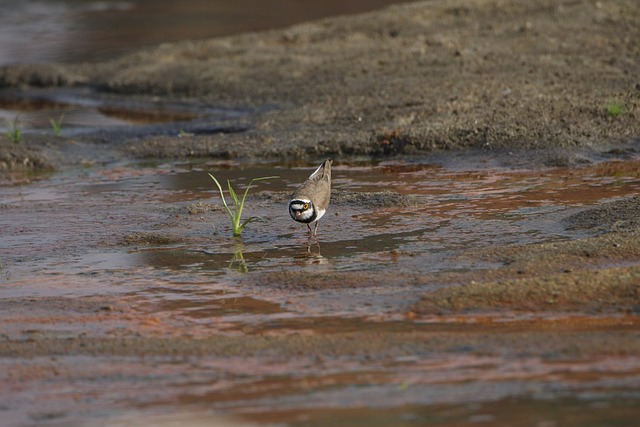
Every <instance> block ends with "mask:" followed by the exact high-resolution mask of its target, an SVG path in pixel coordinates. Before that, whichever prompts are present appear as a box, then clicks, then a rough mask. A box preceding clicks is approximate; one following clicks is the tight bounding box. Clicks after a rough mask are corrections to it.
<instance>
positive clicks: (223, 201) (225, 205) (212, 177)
mask: <svg viewBox="0 0 640 427" xmlns="http://www.w3.org/2000/svg"><path fill="white" fill-rule="evenodd" d="M209 176H210V177H211V179H212V180H213V182H215V183H216V185H217V186H218V190H219V191H220V198H221V199H222V203H223V204H224V207H225V209H226V210H227V214H228V215H229V218H231V220H232V221H233V213H232V212H231V209H229V206H227V201H226V200H225V198H224V192H223V191H222V186H221V185H220V183H219V182H218V180H217V179H216V177H215V176H213V175H211V174H209Z"/></svg>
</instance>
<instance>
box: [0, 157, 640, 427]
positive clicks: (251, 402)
mask: <svg viewBox="0 0 640 427" xmlns="http://www.w3.org/2000/svg"><path fill="white" fill-rule="evenodd" d="M315 167H316V165H299V166H295V165H279V164H263V165H247V164H242V163H234V162H211V163H197V164H190V163H165V164H130V163H122V164H117V165H109V166H103V167H97V166H96V167H92V168H87V169H68V170H65V171H61V172H58V173H55V174H53V175H52V176H51V177H49V178H48V179H44V180H40V181H35V182H33V183H31V184H28V185H19V186H11V187H3V188H2V192H0V209H1V212H2V215H0V229H1V230H2V239H1V240H0V254H1V257H2V271H1V273H0V286H2V293H1V297H0V304H3V307H4V310H5V314H4V316H5V318H6V319H9V320H8V321H5V322H4V326H3V335H2V336H3V337H5V338H3V339H11V340H13V341H12V342H24V343H34V342H47V340H49V339H55V340H57V341H56V342H64V340H65V339H70V340H71V339H73V340H77V339H78V338H79V337H87V338H88V337H91V339H100V338H101V337H103V338H105V339H106V338H108V339H109V340H112V339H114V337H123V339H127V337H131V336H134V337H137V336H140V337H145V336H148V335H149V334H151V336H155V335H160V336H162V337H173V338H171V339H186V341H184V342H182V344H173V342H172V341H168V344H167V345H179V346H185V345H197V341H189V340H198V339H201V338H203V339H206V338H207V337H210V336H211V334H212V333H215V334H221V335H219V336H220V337H224V336H229V337H234V336H245V337H247V338H249V337H250V341H248V342H253V341H254V340H255V339H257V338H260V339H262V337H269V336H273V337H274V338H275V337H287V336H291V337H292V339H294V340H298V339H305V338H304V337H308V338H309V339H313V337H314V336H318V335H326V336H329V337H331V336H336V337H339V336H340V333H343V332H347V331H358V332H359V333H362V334H373V335H372V336H376V334H388V333H391V332H393V331H396V332H397V333H398V334H400V335H401V336H405V334H425V333H427V334H431V336H432V339H436V340H439V339H456V340H459V338H452V337H456V336H459V334H466V335H464V336H468V337H469V341H465V340H464V339H462V341H456V344H455V345H454V347H452V349H451V350H450V352H449V353H447V354H430V355H429V354H421V355H416V354H415V353H411V352H410V353H409V354H410V355H408V356H394V357H389V356H384V352H383V353H373V354H371V355H370V356H366V357H365V356H364V355H363V354H361V353H360V351H356V353H355V355H352V356H350V357H344V356H340V357H336V358H332V357H330V356H329V357H327V356H326V355H325V356H316V357H315V358H313V357H308V356H300V357H294V358H291V357H289V358H284V359H283V356H279V355H277V354H270V353H269V352H267V353H266V354H262V353H260V352H258V353H252V354H253V355H252V356H236V357H219V356H215V355H211V354H207V353H206V352H204V353H202V351H203V350H197V349H194V354H199V356H194V357H193V358H191V359H190V360H187V361H185V360H183V359H181V358H180V357H178V358H177V359H176V358H172V357H170V356H166V357H161V356H152V357H142V358H139V357H137V356H136V357H134V356H132V355H128V356H117V357H116V356H100V354H101V351H97V350H96V354H95V355H93V356H83V355H78V356H65V357H60V358H54V359H49V358H43V357H35V358H33V359H31V360H29V361H23V360H20V359H15V358H3V359H0V363H1V364H2V365H3V367H4V372H6V373H7V374H6V375H5V377H3V382H4V384H5V387H8V388H9V389H11V390H14V391H13V392H12V393H11V394H7V395H6V396H7V398H6V399H5V401H6V406H5V409H2V408H0V411H3V412H4V415H5V419H6V420H8V421H7V422H10V423H12V424H9V425H82V426H84V425H92V424H91V423H92V422H94V421H96V419H98V420H101V419H102V421H100V422H103V423H102V424H97V425H122V424H118V423H125V424H127V425H137V424H132V423H135V422H138V423H142V424H141V425H144V424H146V425H149V423H152V424H154V425H161V424H158V423H161V422H167V423H169V422H173V421H171V420H167V419H154V418H152V421H149V419H148V418H147V417H148V416H155V415H153V414H157V413H161V414H162V413H166V408H169V407H172V408H176V407H179V408H182V409H184V408H192V409H190V410H189V411H188V413H189V415H187V414H181V415H180V417H182V418H181V419H182V422H191V423H194V425H198V424H197V422H199V421H198V420H199V419H200V417H204V419H206V420H208V422H211V413H210V412H209V411H211V410H212V409H215V413H216V414H220V416H221V417H225V416H226V415H225V414H234V415H241V418H240V420H244V421H250V422H252V423H257V424H258V425H291V426H296V425H398V426H405V425H406V426H411V425H426V424H428V425H432V424H433V423H435V425H466V424H468V423H474V424H475V423H478V422H483V423H488V424H492V425H516V424H518V423H517V420H518V417H519V416H520V413H522V412H524V413H527V414H529V415H527V420H530V422H531V423H533V424H527V425H562V423H563V420H565V419H568V420H570V421H569V422H570V423H574V422H578V424H581V423H582V421H581V420H584V419H585V417H586V416H585V414H589V415H588V418H589V420H595V421H596V422H597V421H598V420H600V421H603V422H604V421H609V420H616V419H617V420H619V421H620V425H632V421H630V420H634V419H636V418H635V416H636V415H637V405H636V404H637V399H638V398H639V396H638V395H637V390H638V389H639V388H638V387H637V385H638V383H637V381H638V378H639V377H638V375H640V365H639V364H638V361H637V359H636V358H633V357H624V356H622V355H612V356H611V357H610V358H596V359H592V360H578V361H575V360H566V359H563V358H562V357H557V356H553V355H549V358H550V360H546V359H545V358H542V359H541V358H540V357H538V356H536V355H535V354H529V353H527V352H524V353H522V354H520V353H516V355H514V354H513V353H512V352H513V350H506V349H505V350H503V351H504V354H494V355H486V356H482V351H480V352H477V351H476V352H474V351H472V349H473V348H474V346H476V348H477V346H478V345H479V346H482V345H484V344H482V343H483V342H484V340H483V339H480V338H481V337H486V336H487V335H486V334H488V333H489V334H494V332H491V329H486V327H485V326H483V325H477V326H474V325H466V326H464V327H458V326H455V325H451V326H438V325H430V324H420V323H416V324H412V323H410V322H409V323H406V322H404V321H403V317H402V315H398V314H400V313H404V312H405V311H406V309H407V307H409V306H410V305H411V304H412V303H414V302H415V301H416V299H417V298H419V297H420V293H421V291H424V290H426V289H432V288H433V287H434V286H436V287H437V286H450V285H451V283H445V282H443V283H438V279H437V277H438V276H437V274H439V273H447V272H470V273H473V272H474V271H482V270H484V269H488V268H492V267H496V266H493V265H491V264H489V263H483V262H479V261H477V260H476V261H474V260H473V259H474V258H465V257H463V256H460V255H461V254H463V253H465V251H470V250H482V249H483V248H488V247H493V246H500V245H510V244H526V243H536V242H553V241H560V240H566V239H575V238H579V237H581V234H580V233H583V232H582V231H570V230H567V229H566V228H565V227H564V226H563V222H562V220H563V218H564V217H566V216H567V215H568V214H569V213H571V212H574V211H575V210H576V209H578V208H580V207H584V206H589V205H594V204H597V203H602V202H606V201H609V200H613V199H616V198H619V197H625V196H629V195H633V194H637V193H638V191H639V190H640V179H639V177H638V171H639V170H640V161H639V160H637V159H631V160H627V161H612V162H605V163H600V164H596V165H590V166H585V167H582V168H578V169H576V168H572V169H569V168H545V169H537V170H513V169H505V168H493V167H477V168H459V167H455V163H449V164H441V163H439V162H437V161H434V162H433V163H430V162H413V161H385V162H373V163H371V162H364V163H358V162H352V163H341V162H339V161H338V162H336V164H335V166H334V171H333V176H334V193H335V198H334V199H335V200H334V202H333V204H332V206H331V207H330V209H329V211H328V213H327V214H326V215H325V217H324V218H323V219H322V221H321V224H320V229H319V237H318V239H317V240H315V239H309V237H308V235H307V232H306V227H305V226H304V225H301V224H297V223H295V222H293V221H292V220H291V219H290V218H289V215H288V212H287V208H286V201H287V197H286V195H287V194H289V193H290V192H291V191H292V190H293V189H294V188H295V187H296V185H297V184H299V183H300V182H301V181H302V180H303V179H304V178H305V177H306V176H308V175H309V173H311V172H312V171H313V169H314V168H315ZM207 172H212V173H214V174H215V175H216V176H217V177H218V178H219V179H222V180H226V179H229V180H230V182H231V184H232V185H233V186H234V187H235V188H236V189H238V190H239V191H242V189H243V188H244V185H246V183H247V181H248V179H249V178H250V177H259V176H267V175H278V176H279V178H277V179H273V180H270V181H265V182H260V183H258V184H257V185H256V186H255V187H254V188H252V191H251V194H250V196H249V197H248V199H247V206H246V214H245V215H247V216H250V215H256V216H260V217H262V218H263V222H255V223H252V224H250V225H249V226H247V228H246V229H245V231H244V233H243V238H242V239H235V238H233V237H231V230H230V227H229V221H228V218H227V217H226V214H225V212H224V211H223V210H222V208H221V203H220V200H219V195H218V194H217V190H215V189H214V187H213V183H212V182H211V180H210V179H209V177H208V176H207ZM382 190H390V191H394V192H397V193H400V194H402V195H404V196H406V198H405V199H404V202H406V203H403V204H402V205H386V206H383V205H376V204H371V203H355V202H350V201H349V200H351V199H350V198H349V197H347V196H349V195H353V194H360V195H363V194H364V195H366V194H371V193H376V192H380V191H382ZM296 272H300V273H304V274H319V275H326V277H331V276H332V275H334V274H336V273H339V272H362V273H365V274H372V273H374V274H375V273H376V272H379V273H380V274H386V275H387V277H393V276H394V275H395V276H397V277H402V275H403V274H405V273H407V272H410V273H411V274H412V275H415V274H419V275H421V276H423V277H434V279H433V280H431V281H429V282H428V283H427V284H426V285H414V284H411V283H403V282H402V280H400V279H396V280H394V284H393V285H389V286H363V287H359V286H344V287H343V288H342V287H340V286H335V285H332V286H331V287H328V288H326V289H323V288H322V286H318V285H317V284H315V285H314V286H313V287H309V288H308V287H306V286H305V283H304V282H301V281H299V280H295V277H296ZM285 273H286V274H290V276H287V275H286V274H285ZM266 274H280V275H281V276H278V277H280V279H278V280H286V278H287V277H291V278H292V280H293V282H292V283H291V284H287V283H286V282H281V283H280V285H278V286H273V284H271V283H269V282H268V281H266V282H265V279H264V278H263V277H264V275H266ZM351 277H356V276H351ZM364 277H365V279H364V280H366V276H364ZM354 280H355V279H354ZM345 285H347V284H345ZM421 286H422V288H421ZM26 298H28V299H29V301H30V303H29V315H28V316H24V315H22V314H20V313H21V312H22V311H23V308H22V307H23V304H24V301H25V299H26ZM105 299H109V300H110V301H112V302H109V303H104V302H100V301H103V300H105ZM76 300H77V303H73V301H76ZM94 300H95V301H97V302H96V304H98V305H97V306H96V307H95V308H91V301H94ZM73 304H77V307H76V306H74V305H73ZM87 305H88V306H89V308H88V309H87V308H85V307H86V306H87ZM74 307H76V308H74ZM127 307H128V308H127ZM16 310H17V311H16ZM121 310H123V311H122V313H123V314H119V313H120V312H121ZM110 313H113V314H110ZM136 313H139V314H136ZM7 316H8V317H7ZM6 319H5V320H6ZM495 333H496V334H497V336H502V335H504V334H507V335H513V339H514V340H519V339H522V337H521V335H520V332H519V331H518V330H510V329H506V330H502V331H497V332H495ZM545 333H546V332H542V331H535V330H532V331H529V332H526V335H525V337H526V338H525V341H524V342H525V343H529V342H535V340H536V339H537V338H536V337H537V336H538V335H542V336H543V337H546V336H545V335H544V334H545ZM558 333H566V334H576V333H577V334H582V333H584V334H587V335H589V336H590V337H591V338H589V339H592V337H593V336H594V335H593V334H600V335H602V339H606V338H607V337H608V336H611V334H612V333H614V334H615V333H624V329H619V330H615V329H613V330H607V329H605V330H598V329H597V328H596V329H594V330H592V331H587V332H582V331H581V329H580V328H579V327H578V328H576V329H575V330H574V329H572V328H571V327H569V328H568V329H566V330H565V329H558ZM600 335H598V336H600ZM216 336H218V335H216ZM369 336H370V335H369ZM391 336H393V334H392V335H391ZM419 336H421V335H419ZM478 337H480V338H478ZM218 339H222V338H218ZM478 339H479V340H480V341H478V342H479V343H480V344H471V343H472V342H476V340H478ZM493 339H495V338H493ZM540 339H547V338H540ZM69 342H73V341H69ZM107 342H110V341H107ZM416 344H417V343H416ZM388 345H389V346H391V347H390V348H389V351H392V352H397V351H398V349H399V347H397V346H394V344H392V343H389V344H388ZM398 345H401V346H406V345H407V344H406V342H403V343H402V344H398ZM452 345H453V344H452ZM526 345H530V344H526ZM125 348H126V346H125ZM233 348H234V347H233V346H230V347H229V349H233ZM400 348H401V347H400ZM327 350H329V351H330V349H327ZM103 351H106V352H107V354H108V353H109V352H112V351H114V350H113V349H109V348H107V349H104V350H103ZM118 351H121V350H118ZM363 351H364V350H363ZM492 351H493V350H492ZM485 354H486V352H485ZM563 360H564V361H563ZM50 372H55V373H56V374H55V375H53V376H52V375H50ZM12 373H16V374H12ZM38 378H43V379H42V380H39V379H38ZM487 381H489V382H490V384H491V386H490V387H489V386H487V384H489V383H487ZM18 384H23V385H22V386H18ZM24 384H28V385H27V386H24ZM70 387H71V388H70ZM7 390H8V389H6V388H5V389H2V388H1V387H0V392H3V391H4V392H6V391H7ZM65 390H66V391H65ZM78 393H80V394H78ZM80 396H85V397H80ZM549 396H552V398H550V397H549ZM44 397H46V398H44ZM558 399H560V400H558ZM385 407H386V408H388V409H381V408H385ZM372 408H376V409H375V410H374V409H372ZM104 411H108V413H109V414H112V415H111V416H110V417H108V418H107V419H108V420H109V421H108V422H107V421H106V419H105V417H104V415H100V414H104ZM172 416H177V415H176V414H175V413H174V414H173V415H172ZM185 417H186V418H185ZM185 420H186V421H185ZM244 421H243V422H244ZM221 422H222V423H223V424H222V425H234V423H236V422H239V421H238V419H235V418H234V419H233V420H230V419H226V418H224V419H223V420H222V421H221ZM56 423H58V424H56ZM60 423H62V424H60ZM104 423H107V424H104ZM109 423H111V424H109ZM225 423H227V424H225ZM229 423H230V424H229ZM270 423H271V424H270ZM274 423H275V424H274ZM460 423H461V424H460ZM512 423H515V424H512ZM545 423H547V424H545ZM549 423H551V424H549ZM630 423H631V424H630ZM167 425H171V424H167Z"/></svg>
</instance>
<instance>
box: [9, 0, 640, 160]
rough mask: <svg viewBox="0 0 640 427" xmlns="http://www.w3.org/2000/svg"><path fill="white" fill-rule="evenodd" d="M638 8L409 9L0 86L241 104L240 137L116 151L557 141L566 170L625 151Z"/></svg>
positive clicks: (484, 5)
mask: <svg viewBox="0 0 640 427" xmlns="http://www.w3.org/2000/svg"><path fill="white" fill-rule="evenodd" d="M639 8H640V6H639V5H638V3H637V2H635V1H633V0H627V1H619V2H598V3H593V2H591V1H587V0H584V1H577V2H576V1H570V0H565V1H560V2H555V1H554V2H542V3H541V2H536V3H535V4H530V3H526V2H519V1H508V2H495V1H478V2H468V1H459V2H454V3H451V2H445V1H436V2H433V1H430V2H418V3H414V4H407V5H398V6H393V7H389V8H387V9H384V10H381V11H376V12H372V13H367V14H363V15H358V16H352V17H344V18H331V19H325V20H321V21H318V22H313V23H308V24H302V25H297V26H294V27H291V28H289V29H286V30H278V31H269V32H263V33H251V34H244V35H239V36H233V37H225V38H218V39H211V40H204V41H199V42H185V43H178V44H167V45H162V46H160V47H158V48H156V49H151V50H147V51H143V52H139V53H136V54H132V55H128V56H125V57H122V58H120V59H118V60H114V61H111V62H107V63H103V64H97V65H96V64H81V65H73V66H71V65H70V66H66V65H42V66H37V65H36V66H32V65H29V66H26V65H25V66H13V67H5V68H3V69H2V70H1V71H0V86H1V87H3V88H17V87H20V88H22V87H26V88H28V87H38V88H42V87H45V88H46V87H57V88H72V87H90V88H95V90H96V91H98V92H100V93H105V92H107V93H112V94H121V95H123V96H125V97H128V96H138V95H153V96H156V97H160V98H161V99H181V100H186V101H187V102H189V100H190V99H191V100H192V102H195V101H196V100H197V101H198V102H205V103H206V104H208V105H211V106H217V107H229V108H231V107H232V108H242V109H245V110H247V111H250V112H251V115H250V120H249V122H250V126H249V127H247V128H246V131H242V132H225V131H224V130H222V131H220V132H214V133H213V134H206V135H199V134H195V135H193V136H191V137H190V138H187V139H179V138H178V137H177V136H167V135H148V136H146V137H145V136H144V135H137V136H136V137H131V136H128V137H127V136H126V135H125V136H124V137H125V139H126V140H127V142H126V144H124V146H125V147H124V153H122V154H121V155H126V156H136V157H149V156H153V157H200V156H213V157H223V158H236V157H250V158H251V157H253V158H255V157H260V158H264V157H276V158H285V159H292V158H307V157H314V158H315V157H320V156H326V155H332V156H350V155H376V156H379V155H395V154H412V155H416V154H419V153H425V152H432V151H434V150H455V149H463V148H471V147H473V148H476V149H483V150H496V149H499V148H502V149H506V150H507V151H508V150H514V149H522V148H528V149H531V148H536V149H540V148H545V149H553V150H557V149H569V150H568V151H566V152H563V153H562V155H558V156H555V155H552V156H550V157H551V158H546V159H544V161H545V162H547V163H550V164H572V163H575V162H579V161H580V160H581V159H582V160H583V158H584V157H585V153H587V154H586V157H588V155H589V154H591V155H593V154H594V153H602V152H611V151H612V150H613V152H614V153H622V152H624V151H625V150H628V149H632V150H634V149H635V147H636V145H637V141H638V135H640V124H639V123H640V120H639V115H640V112H639V108H640V101H639V100H640V80H638V75H640V69H638V63H639V61H638V58H639V57H640V42H638V40H640V29H639V28H638V26H637V25H636V19H635V17H636V16H637V15H638V13H640V12H639V10H638V9H639ZM187 130H188V129H187ZM103 136H104V135H103ZM80 139H81V140H91V139H95V137H93V138H92V137H88V136H87V137H84V138H80ZM24 144H25V145H31V144H38V143H37V142H29V141H28V140H25V142H24ZM2 148H3V150H11V146H7V145H3V147H2ZM573 149H578V152H579V154H575V153H574V152H573V151H572V150H573ZM572 153H573V154H572ZM528 155H531V156H534V157H535V156H536V152H532V153H531V154H528V153H525V154H523V156H528ZM546 157H549V156H548V155H547V156H546Z"/></svg>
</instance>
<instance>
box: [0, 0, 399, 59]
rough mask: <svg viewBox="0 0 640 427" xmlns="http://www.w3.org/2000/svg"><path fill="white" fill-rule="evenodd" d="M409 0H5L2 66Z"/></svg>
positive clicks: (99, 54) (101, 53) (119, 50)
mask: <svg viewBox="0 0 640 427" xmlns="http://www.w3.org/2000/svg"><path fill="white" fill-rule="evenodd" d="M405 2H407V0H180V1H176V0H112V1H109V0H107V1H91V0H2V1H1V5H2V11H1V12H0V65H7V64H17V63H40V62H83V61H91V62H95V61H102V60H107V59H111V58H114V57H116V56H119V55H121V54H123V53H126V52H129V51H133V50H136V49H139V48H143V47H148V46H153V45H156V44H160V43H164V42H175V41H181V40H195V39H204V38H210V37H215V36H223V35H230V34H237V33H242V32H247V31H261V30H267V29H273V28H282V27H287V26H289V25H292V24H296V23H299V22H304V21H310V20H315V19H319V18H323V17H327V16H334V15H343V14H354V13H360V12H366V11H370V10H374V9H378V8H381V7H383V6H386V5H389V4H392V3H405Z"/></svg>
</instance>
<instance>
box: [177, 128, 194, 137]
mask: <svg viewBox="0 0 640 427" xmlns="http://www.w3.org/2000/svg"><path fill="white" fill-rule="evenodd" d="M193 135H194V133H193V132H187V131H186V130H184V129H180V130H179V131H178V138H188V137H190V136H193Z"/></svg>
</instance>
